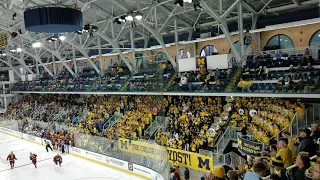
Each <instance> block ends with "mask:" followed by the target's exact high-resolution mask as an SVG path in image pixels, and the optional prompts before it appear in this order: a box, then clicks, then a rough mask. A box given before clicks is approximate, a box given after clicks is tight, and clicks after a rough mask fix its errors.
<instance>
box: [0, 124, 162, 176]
mask: <svg viewBox="0 0 320 180" xmlns="http://www.w3.org/2000/svg"><path fill="white" fill-rule="evenodd" d="M0 132H1V133H3V134H7V135H10V136H14V137H16V138H20V139H23V140H26V141H29V142H32V143H36V144H39V145H42V146H45V142H44V140H45V139H43V138H39V137H35V136H32V135H29V134H25V133H21V132H18V131H14V130H11V129H7V128H4V127H0ZM46 140H47V139H46ZM47 141H49V142H50V140H47ZM50 143H51V142H50ZM69 152H70V154H71V155H73V156H76V157H79V158H82V159H85V160H89V161H92V162H95V163H98V164H101V165H104V166H108V167H111V168H113V169H117V170H120V171H124V172H126V173H129V174H133V175H135V176H138V177H141V178H143V179H152V178H153V177H157V180H164V178H163V177H162V176H161V175H160V174H158V173H157V172H155V171H153V170H151V169H149V168H147V167H144V166H140V165H137V164H134V163H130V162H127V161H123V160H120V159H116V158H113V157H109V156H105V155H102V154H98V153H94V152H91V151H87V150H83V149H80V148H77V147H70V149H69Z"/></svg>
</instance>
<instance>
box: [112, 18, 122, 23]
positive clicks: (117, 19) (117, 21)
mask: <svg viewBox="0 0 320 180" xmlns="http://www.w3.org/2000/svg"><path fill="white" fill-rule="evenodd" d="M113 23H117V24H121V21H120V19H119V18H116V19H114V21H113Z"/></svg>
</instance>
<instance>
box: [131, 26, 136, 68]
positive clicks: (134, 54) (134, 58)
mask: <svg viewBox="0 0 320 180" xmlns="http://www.w3.org/2000/svg"><path fill="white" fill-rule="evenodd" d="M130 42H131V51H132V56H133V66H134V67H136V66H137V64H138V62H137V59H136V51H135V47H134V32H133V27H131V28H130Z"/></svg>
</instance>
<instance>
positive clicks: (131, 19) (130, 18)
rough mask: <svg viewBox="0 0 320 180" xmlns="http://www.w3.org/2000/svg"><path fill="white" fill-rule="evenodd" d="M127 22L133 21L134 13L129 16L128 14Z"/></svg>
mask: <svg viewBox="0 0 320 180" xmlns="http://www.w3.org/2000/svg"><path fill="white" fill-rule="evenodd" d="M126 20H127V21H133V15H132V13H128V14H127V16H126Z"/></svg>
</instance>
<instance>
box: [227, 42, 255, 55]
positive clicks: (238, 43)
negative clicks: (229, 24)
mask: <svg viewBox="0 0 320 180" xmlns="http://www.w3.org/2000/svg"><path fill="white" fill-rule="evenodd" d="M234 46H235V48H236V50H237V51H238V52H240V51H241V47H240V41H236V42H235V43H234ZM248 48H249V50H248V55H252V54H253V50H252V46H248ZM229 53H230V54H231V53H232V50H231V48H230V50H229Z"/></svg>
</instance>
